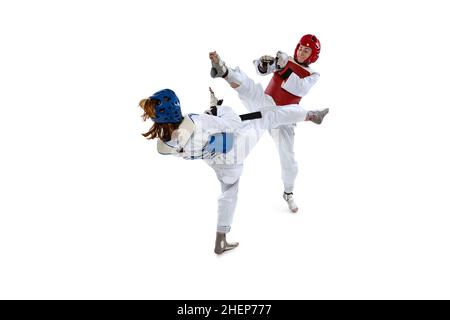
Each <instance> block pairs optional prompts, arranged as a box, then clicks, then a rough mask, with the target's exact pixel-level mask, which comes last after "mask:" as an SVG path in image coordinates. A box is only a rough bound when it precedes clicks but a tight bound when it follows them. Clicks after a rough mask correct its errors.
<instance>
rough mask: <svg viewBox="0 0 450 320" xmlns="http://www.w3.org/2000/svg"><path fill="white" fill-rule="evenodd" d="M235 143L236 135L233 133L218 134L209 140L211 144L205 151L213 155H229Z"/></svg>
mask: <svg viewBox="0 0 450 320" xmlns="http://www.w3.org/2000/svg"><path fill="white" fill-rule="evenodd" d="M233 143H234V135H233V134H232V133H227V132H222V133H216V134H214V135H212V136H211V137H210V138H209V142H208V144H207V145H206V146H205V148H204V149H203V151H204V152H207V153H211V154H216V153H227V152H228V151H230V150H231V148H233Z"/></svg>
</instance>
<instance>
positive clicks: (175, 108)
mask: <svg viewBox="0 0 450 320" xmlns="http://www.w3.org/2000/svg"><path fill="white" fill-rule="evenodd" d="M149 99H155V100H158V104H157V105H156V107H155V111H156V117H155V118H152V120H153V121H155V122H156V123H178V122H180V121H181V120H183V117H182V115H181V109H180V100H178V97H177V95H176V94H175V92H173V91H172V90H170V89H164V90H160V91H158V92H155V93H154V94H153V95H152V96H150V97H149Z"/></svg>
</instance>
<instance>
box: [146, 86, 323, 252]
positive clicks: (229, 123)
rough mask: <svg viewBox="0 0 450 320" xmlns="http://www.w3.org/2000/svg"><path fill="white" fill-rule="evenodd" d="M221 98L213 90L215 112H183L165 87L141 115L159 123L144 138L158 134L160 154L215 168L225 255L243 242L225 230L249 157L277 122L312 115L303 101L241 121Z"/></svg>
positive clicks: (219, 245) (218, 247) (219, 238)
mask: <svg viewBox="0 0 450 320" xmlns="http://www.w3.org/2000/svg"><path fill="white" fill-rule="evenodd" d="M247 84H248V83H244V86H241V87H242V88H241V89H242V91H243V92H244V91H245V90H248V89H250V90H251V89H252V88H251V87H250V88H249V87H248V85H247ZM245 85H247V86H245ZM217 102H218V100H217V99H216V98H215V96H214V93H213V92H211V108H210V110H214V111H210V112H208V113H209V114H207V113H201V114H195V113H188V114H184V115H183V114H182V112H181V107H180V100H179V99H178V97H177V95H176V94H175V92H174V91H172V90H170V89H164V90H161V91H158V92H156V93H154V94H153V95H151V96H150V97H149V98H146V99H142V100H141V101H140V102H139V106H140V107H141V108H142V109H143V110H144V113H143V114H142V119H143V120H144V121H146V120H147V119H151V120H152V121H153V122H154V124H153V126H152V127H151V128H150V130H149V131H148V132H147V133H144V134H143V136H144V137H146V138H148V139H154V138H158V142H157V149H158V152H159V153H161V154H163V155H174V156H179V157H183V158H184V159H186V160H194V159H203V160H204V161H205V162H206V163H207V164H208V165H209V166H210V167H211V168H212V169H213V170H214V171H215V173H216V176H217V179H218V180H219V182H220V186H221V190H222V193H221V195H220V197H219V199H218V218H217V229H216V231H217V232H216V241H215V248H214V252H215V253H216V254H222V253H223V252H225V251H227V250H231V249H234V248H236V247H237V245H238V243H228V242H227V240H226V233H228V232H229V231H230V229H231V224H232V220H233V215H234V212H235V208H236V202H237V196H238V186H239V178H240V176H241V173H242V168H243V161H244V159H245V158H246V156H247V155H248V154H249V152H250V150H251V149H252V148H253V147H254V146H255V144H256V143H257V142H258V139H259V137H260V136H261V135H262V133H263V132H265V131H266V130H268V129H269V128H272V127H275V126H279V125H283V124H289V123H293V122H297V121H303V120H304V119H305V118H306V116H307V114H306V112H305V111H304V110H303V109H302V108H299V107H298V105H291V106H286V107H284V108H277V107H275V106H269V107H265V108H259V109H257V108H255V109H254V110H255V111H257V112H256V113H259V118H257V119H253V120H250V121H242V120H241V117H242V116H239V115H237V114H236V113H235V112H234V111H233V110H232V109H231V108H230V107H226V106H222V105H218V104H219V103H217ZM213 108H214V109H213ZM309 112H318V111H309Z"/></svg>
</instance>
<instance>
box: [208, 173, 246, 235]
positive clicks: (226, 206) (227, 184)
mask: <svg viewBox="0 0 450 320" xmlns="http://www.w3.org/2000/svg"><path fill="white" fill-rule="evenodd" d="M212 168H213V169H214V171H215V172H216V175H217V179H219V182H220V187H221V190H222V193H221V195H220V196H219V198H218V210H217V211H218V212H217V213H218V214H217V231H218V232H223V233H228V232H230V229H231V224H232V223H233V217H234V212H235V210H236V204H237V199H238V191H239V178H240V177H241V174H242V165H235V166H212Z"/></svg>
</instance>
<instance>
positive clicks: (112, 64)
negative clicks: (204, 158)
mask: <svg viewBox="0 0 450 320" xmlns="http://www.w3.org/2000/svg"><path fill="white" fill-rule="evenodd" d="M444 3H445V1H420V2H419V1H370V2H369V1H298V0H297V1H280V2H274V1H234V0H229V1H223V2H222V1H221V2H217V1H170V0H165V1H159V2H156V1H2V2H1V4H0V37H1V38H0V40H1V49H0V142H1V145H0V146H1V157H0V164H1V167H0V174H1V176H0V197H1V198H0V298H2V299H16V298H24V299H35V298H39V299H50V298H57V299H122V298H124V299H175V298H176V299H188V298H189V299H227V298H230V299H231V298H233V299H244V298H245V299H282V298H283V299H317V298H322V299H336V298H338V299H350V298H356V299H369V298H374V299H399V298H402V299H413V298H426V299H431V298H438V299H442V298H446V299H449V298H450V275H449V272H448V270H449V269H450V257H449V243H450V234H449V227H450V217H449V213H450V210H449V209H450V205H449V189H450V188H449V187H450V186H449V181H450V180H449V178H450V170H449V168H448V163H449V162H450V157H449V152H448V148H449V143H448V139H449V138H448V137H449V135H450V130H449V128H448V118H449V115H450V112H449V108H450V105H449V99H448V94H449V90H448V83H449V82H448V75H449V71H450V68H449V62H448V61H449V57H450V50H449V49H450V48H449V43H448V34H446V32H445V30H448V29H449V28H450V25H449V23H448V22H445V21H446V20H447V21H448V14H447V13H448V11H447V10H445V8H444ZM305 33H314V34H316V35H317V36H318V37H319V38H320V40H321V42H322V53H321V57H320V59H319V61H318V62H317V63H316V64H314V65H313V67H314V68H315V69H316V70H317V71H319V72H320V73H321V78H320V80H319V82H318V83H317V84H316V85H315V87H313V89H312V90H311V91H310V93H309V94H308V96H306V97H305V98H304V100H303V102H302V103H303V105H304V107H306V108H309V109H313V108H316V107H330V109H331V111H330V114H329V115H328V117H327V118H326V120H325V121H324V123H323V124H322V125H321V126H316V125H314V124H312V123H301V124H299V125H298V127H297V130H296V153H297V158H298V160H299V165H300V173H299V177H298V179H297V187H296V197H297V200H298V202H299V204H300V213H299V214H296V215H293V214H290V213H289V212H288V210H287V208H286V204H285V203H284V202H283V200H282V198H281V194H282V191H283V190H282V184H281V179H280V168H279V164H278V155H277V153H276V150H275V147H274V145H273V142H272V140H271V139H270V137H269V136H268V135H265V136H264V137H263V139H262V140H261V142H260V144H259V145H258V146H257V147H256V148H255V149H254V151H253V152H252V153H251V154H250V156H249V157H248V159H247V160H246V166H245V169H244V174H243V177H242V179H241V185H240V195H239V197H240V198H239V202H238V206H237V210H236V215H235V221H234V224H233V228H232V232H231V233H230V235H229V239H230V240H238V241H240V243H241V245H240V247H239V248H238V249H236V250H235V251H233V252H230V253H227V254H225V255H223V256H220V257H217V256H216V255H215V254H214V253H213V246H214V238H215V223H216V210H217V209H216V205H217V203H216V199H217V196H218V195H219V191H220V190H219V184H218V182H217V181H216V178H215V176H214V173H213V171H212V170H211V169H210V168H208V166H206V165H205V164H204V163H203V162H201V161H192V162H191V161H185V160H182V159H178V158H175V157H164V156H161V155H159V154H158V153H157V152H156V142H155V141H147V140H145V139H144V138H143V137H142V136H141V135H140V134H141V133H142V132H146V131H147V130H148V128H149V127H150V125H151V123H144V122H142V121H141V119H140V114H141V112H140V109H139V108H138V106H137V105H138V102H139V100H140V99H141V98H144V97H146V96H148V95H150V94H151V93H153V92H154V91H156V90H159V89H162V88H166V87H169V88H172V89H173V90H175V91H176V92H177V94H178V96H179V97H180V100H181V104H182V108H183V111H184V112H202V111H203V110H205V109H206V107H207V106H208V103H209V95H208V86H210V85H211V86H213V88H214V89H215V90H216V93H217V94H218V95H219V96H222V97H223V98H225V102H226V104H227V105H231V106H233V107H234V108H235V109H236V110H237V111H238V112H240V113H242V112H245V110H244V108H243V106H242V105H241V104H240V102H239V100H238V99H237V96H236V94H235V92H233V90H232V89H231V88H229V87H228V86H227V85H226V83H225V82H224V81H222V80H217V79H215V80H213V79H211V78H210V77H209V60H208V52H209V51H210V50H214V49H215V50H217V51H218V52H219V53H220V54H221V56H222V57H223V59H224V60H225V61H226V62H227V63H228V64H229V65H231V66H234V65H239V66H240V67H241V69H243V70H244V71H246V72H247V73H248V74H249V75H250V76H252V77H254V78H257V80H258V81H260V82H262V83H263V84H267V82H268V80H269V79H268V78H263V77H258V76H257V75H256V73H255V71H254V70H253V66H252V64H251V61H252V60H253V59H254V58H257V57H259V56H260V55H262V54H274V53H275V52H276V51H277V50H283V51H286V52H288V53H290V54H292V51H293V50H294V48H295V45H296V43H297V41H298V40H299V38H300V36H301V35H302V34H305Z"/></svg>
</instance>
